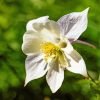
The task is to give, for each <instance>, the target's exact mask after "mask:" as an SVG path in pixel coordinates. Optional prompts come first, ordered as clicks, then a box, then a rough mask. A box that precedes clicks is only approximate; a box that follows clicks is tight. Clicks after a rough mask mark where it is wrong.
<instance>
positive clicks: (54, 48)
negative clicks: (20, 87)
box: [22, 8, 89, 93]
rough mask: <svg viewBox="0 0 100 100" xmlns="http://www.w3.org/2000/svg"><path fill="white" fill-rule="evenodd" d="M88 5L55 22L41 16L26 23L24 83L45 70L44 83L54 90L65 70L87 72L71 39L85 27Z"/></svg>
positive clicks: (62, 77) (74, 38)
mask: <svg viewBox="0 0 100 100" xmlns="http://www.w3.org/2000/svg"><path fill="white" fill-rule="evenodd" d="M88 9H89V8H87V9H85V10H84V11H82V12H73V13H70V14H67V15H65V16H63V17H61V18H60V19H59V20H58V21H57V22H55V21H53V20H49V19H48V16H43V17H40V18H38V19H33V20H31V21H29V22H28V23H27V25H26V32H25V34H24V36H23V44H22V50H23V52H24V53H25V54H26V55H27V58H26V61H25V68H26V79H25V85H26V84H27V83H28V82H29V81H31V80H34V79H37V78H40V77H42V76H44V75H45V74H46V73H47V74H46V80H47V83H48V85H49V86H50V89H51V91H52V92H53V93H54V92H56V91H57V90H58V89H59V88H60V87H61V85H62V82H63V80H64V70H68V71H71V72H73V73H78V74H81V75H83V76H85V77H87V76H88V75H87V71H86V65H85V62H84V60H83V58H82V56H81V55H80V54H79V53H78V52H77V51H76V50H74V48H73V46H72V45H71V42H70V41H75V40H77V39H78V38H79V36H80V35H81V34H82V33H83V32H84V31H85V30H86V28H87V13H88Z"/></svg>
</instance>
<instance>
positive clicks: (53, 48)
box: [41, 42, 68, 66]
mask: <svg viewBox="0 0 100 100" xmlns="http://www.w3.org/2000/svg"><path fill="white" fill-rule="evenodd" d="M41 51H42V53H43V54H44V55H45V60H46V61H48V60H49V58H54V57H57V58H58V59H59V63H60V64H61V65H63V66H66V65H68V63H67V59H66V57H65V54H64V52H63V50H61V47H60V46H57V45H55V44H53V43H51V42H45V43H42V44H41Z"/></svg>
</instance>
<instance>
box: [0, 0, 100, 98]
mask: <svg viewBox="0 0 100 100" xmlns="http://www.w3.org/2000/svg"><path fill="white" fill-rule="evenodd" d="M87 7H90V10H89V15H88V20H89V24H88V28H87V30H86V31H85V32H84V33H83V34H82V35H81V37H80V39H81V40H84V41H87V42H89V43H91V44H93V45H95V46H96V49H94V48H91V47H89V46H86V45H82V44H74V45H73V46H74V48H75V49H76V50H77V51H78V52H79V53H80V54H81V55H82V56H83V58H84V59H85V61H86V65H87V69H88V73H89V74H90V76H91V77H92V78H93V80H94V81H95V82H96V84H94V83H93V82H92V81H91V80H88V79H84V77H83V76H81V75H77V74H73V73H71V72H68V71H65V79H64V82H63V84H62V87H61V88H60V89H59V90H58V91H57V92H56V93H55V94H52V93H51V91H50V89H49V87H48V85H47V83H46V79H45V77H43V78H40V79H37V80H34V81H31V82H30V83H29V84H28V85H27V86H26V87H24V80H25V66H24V64H25V58H26V56H25V55H24V54H23V53H22V50H21V45H22V38H23V34H24V32H25V31H26V23H27V22H28V21H29V20H31V19H34V18H38V17H41V16H45V15H49V16H50V19H52V20H55V21H57V20H58V19H59V18H60V17H61V16H63V15H65V14H67V13H70V12H74V11H75V12H76V11H82V10H84V9H86V8H87ZM0 100H100V0H0Z"/></svg>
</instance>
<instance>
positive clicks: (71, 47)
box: [62, 38, 74, 54]
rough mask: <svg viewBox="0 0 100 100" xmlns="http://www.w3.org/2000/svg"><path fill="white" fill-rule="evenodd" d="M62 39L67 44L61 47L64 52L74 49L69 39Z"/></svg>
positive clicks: (68, 52)
mask: <svg viewBox="0 0 100 100" xmlns="http://www.w3.org/2000/svg"><path fill="white" fill-rule="evenodd" d="M64 39H65V40H64ZM63 40H64V41H65V42H66V44H67V46H66V47H65V48H62V50H64V51H65V52H67V54H70V53H71V52H72V51H73V50H74V49H73V46H72V45H71V43H70V42H69V40H67V39H66V38H63ZM63 40H62V41H63Z"/></svg>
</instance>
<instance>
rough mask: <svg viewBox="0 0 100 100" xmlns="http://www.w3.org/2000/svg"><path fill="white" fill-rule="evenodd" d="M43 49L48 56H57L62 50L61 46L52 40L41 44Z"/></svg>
mask: <svg viewBox="0 0 100 100" xmlns="http://www.w3.org/2000/svg"><path fill="white" fill-rule="evenodd" d="M41 51H42V52H43V53H44V54H45V56H46V57H50V56H56V55H57V54H58V52H60V47H58V46H56V45H54V44H53V43H51V42H46V43H42V44H41Z"/></svg>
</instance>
